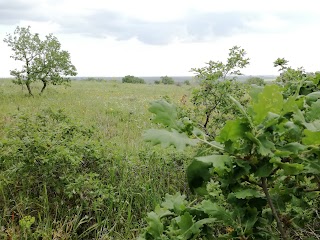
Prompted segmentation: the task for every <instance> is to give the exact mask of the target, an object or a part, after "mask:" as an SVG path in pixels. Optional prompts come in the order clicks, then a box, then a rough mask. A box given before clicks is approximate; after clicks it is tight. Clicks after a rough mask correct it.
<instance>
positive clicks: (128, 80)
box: [122, 75, 146, 84]
mask: <svg viewBox="0 0 320 240" xmlns="http://www.w3.org/2000/svg"><path fill="white" fill-rule="evenodd" d="M122 82H123V83H142V84H145V83H146V82H145V80H144V79H142V78H139V77H135V76H131V75H127V76H125V77H123V78H122Z"/></svg>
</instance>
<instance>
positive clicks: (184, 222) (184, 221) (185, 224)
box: [176, 212, 194, 239]
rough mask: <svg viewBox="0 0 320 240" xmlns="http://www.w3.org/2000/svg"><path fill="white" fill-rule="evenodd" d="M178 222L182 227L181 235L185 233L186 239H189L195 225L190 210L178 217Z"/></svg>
mask: <svg viewBox="0 0 320 240" xmlns="http://www.w3.org/2000/svg"><path fill="white" fill-rule="evenodd" d="M176 222H177V224H178V226H179V228H180V229H181V235H184V237H185V239H189V238H190V237H191V236H192V234H193V233H194V232H193V231H192V230H193V229H191V228H192V227H193V219H192V216H191V215H190V213H189V212H185V213H184V214H183V215H182V216H179V217H177V218H176Z"/></svg>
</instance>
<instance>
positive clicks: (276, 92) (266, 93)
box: [252, 85, 283, 125]
mask: <svg viewBox="0 0 320 240" xmlns="http://www.w3.org/2000/svg"><path fill="white" fill-rule="evenodd" d="M252 108H253V111H254V116H253V120H254V123H255V124H256V125H259V124H260V123H261V122H262V121H263V120H264V119H265V118H266V117H267V115H268V112H272V113H275V114H280V113H281V111H282V108H283V96H282V94H281V91H280V87H279V86H277V85H267V86H265V87H264V89H263V91H262V92H261V93H259V94H258V97H257V101H255V102H254V103H253V104H252Z"/></svg>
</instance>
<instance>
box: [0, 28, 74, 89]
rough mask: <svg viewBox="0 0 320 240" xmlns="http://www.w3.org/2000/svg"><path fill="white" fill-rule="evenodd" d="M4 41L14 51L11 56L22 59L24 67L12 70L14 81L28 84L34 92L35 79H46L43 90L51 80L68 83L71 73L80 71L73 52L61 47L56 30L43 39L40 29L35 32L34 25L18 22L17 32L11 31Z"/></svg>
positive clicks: (52, 81)
mask: <svg viewBox="0 0 320 240" xmlns="http://www.w3.org/2000/svg"><path fill="white" fill-rule="evenodd" d="M4 42H5V43H7V44H8V46H9V47H11V49H12V51H13V52H14V54H13V55H12V56H11V57H12V58H13V59H14V60H16V61H21V62H22V69H14V70H12V71H10V74H11V75H12V76H14V77H15V81H14V83H16V84H21V85H26V87H27V89H28V92H29V94H30V95H32V91H31V83H33V82H35V81H41V82H42V84H43V87H42V89H41V92H40V93H42V92H43V91H44V90H45V89H46V87H47V85H48V84H53V85H56V84H63V83H68V82H69V81H70V79H69V78H67V76H76V75H77V72H76V68H75V66H74V65H72V63H71V60H70V54H69V52H67V51H64V50H61V44H60V42H59V41H58V39H57V38H56V37H55V36H53V35H52V34H49V35H47V36H45V39H44V40H41V39H40V36H39V34H38V33H35V34H32V33H31V31H30V26H29V27H27V28H25V27H19V26H18V27H17V28H16V29H15V31H14V34H13V35H11V34H8V35H7V37H6V38H5V39H4Z"/></svg>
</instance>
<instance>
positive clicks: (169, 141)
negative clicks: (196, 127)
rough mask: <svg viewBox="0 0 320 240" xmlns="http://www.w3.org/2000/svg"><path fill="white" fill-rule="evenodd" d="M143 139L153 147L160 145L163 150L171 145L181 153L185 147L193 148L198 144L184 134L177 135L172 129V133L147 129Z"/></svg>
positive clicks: (195, 140)
mask: <svg viewBox="0 0 320 240" xmlns="http://www.w3.org/2000/svg"><path fill="white" fill-rule="evenodd" d="M143 137H144V139H145V141H147V142H151V143H152V144H153V145H157V144H161V146H162V147H164V148H167V147H169V146H171V145H173V146H174V147H175V148H176V149H177V150H178V151H183V150H184V149H185V147H186V146H188V145H190V146H195V145H197V143H198V140H197V139H190V138H189V137H188V136H187V135H186V134H185V133H179V132H178V131H176V130H175V129H172V132H170V131H168V130H165V129H149V130H147V131H146V132H145V133H144V135H143Z"/></svg>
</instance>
